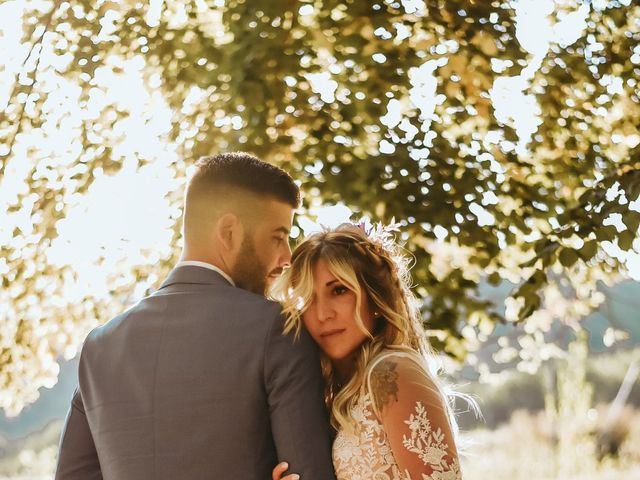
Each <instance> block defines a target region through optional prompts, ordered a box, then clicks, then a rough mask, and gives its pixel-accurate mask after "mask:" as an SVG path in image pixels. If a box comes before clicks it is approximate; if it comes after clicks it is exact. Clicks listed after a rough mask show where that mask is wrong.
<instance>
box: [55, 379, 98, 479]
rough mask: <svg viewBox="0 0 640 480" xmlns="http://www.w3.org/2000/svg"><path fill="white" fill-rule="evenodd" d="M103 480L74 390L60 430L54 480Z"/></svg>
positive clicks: (78, 399) (82, 406)
mask: <svg viewBox="0 0 640 480" xmlns="http://www.w3.org/2000/svg"><path fill="white" fill-rule="evenodd" d="M74 479H82V480H102V472H101V471H100V462H99V460H98V452H97V451H96V446H95V444H94V443H93V437H92V436H91V430H89V424H88V423H87V417H86V415H85V411H84V405H83V403H82V397H81V396H80V391H79V390H78V389H76V391H75V392H74V394H73V399H72V400H71V407H70V408H69V413H68V414H67V420H66V422H65V425H64V428H63V430H62V437H61V439H60V450H59V452H58V466H57V468H56V476H55V480H74Z"/></svg>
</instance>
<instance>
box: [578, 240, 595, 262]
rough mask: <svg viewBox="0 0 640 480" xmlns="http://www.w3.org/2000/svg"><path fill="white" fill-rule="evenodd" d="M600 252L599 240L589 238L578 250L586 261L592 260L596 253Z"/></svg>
mask: <svg viewBox="0 0 640 480" xmlns="http://www.w3.org/2000/svg"><path fill="white" fill-rule="evenodd" d="M597 252H598V242H596V241H595V240H587V241H586V242H584V245H583V246H582V248H581V249H580V250H578V255H579V256H580V258H582V259H583V260H584V261H585V262H586V261H589V260H591V259H592V258H593V257H594V256H595V254H596V253H597Z"/></svg>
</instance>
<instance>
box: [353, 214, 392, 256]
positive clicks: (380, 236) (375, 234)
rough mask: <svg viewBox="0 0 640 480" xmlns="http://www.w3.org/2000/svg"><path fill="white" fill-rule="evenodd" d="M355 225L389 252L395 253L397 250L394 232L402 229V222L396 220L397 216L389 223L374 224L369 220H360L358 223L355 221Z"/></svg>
mask: <svg viewBox="0 0 640 480" xmlns="http://www.w3.org/2000/svg"><path fill="white" fill-rule="evenodd" d="M353 225H354V226H355V227H357V228H358V229H359V230H361V231H362V232H363V233H364V234H365V236H366V237H367V238H368V239H369V240H371V241H372V242H373V243H375V244H376V245H377V246H379V247H382V248H383V249H385V250H386V251H387V252H389V253H393V252H394V251H395V250H396V248H397V246H396V240H395V236H394V232H399V231H400V227H401V224H400V223H397V222H396V219H395V217H393V218H392V219H391V221H390V222H389V224H387V225H384V224H383V223H382V222H378V223H375V224H372V223H370V222H368V221H367V220H360V221H359V222H358V223H353Z"/></svg>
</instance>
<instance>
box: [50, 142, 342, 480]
mask: <svg viewBox="0 0 640 480" xmlns="http://www.w3.org/2000/svg"><path fill="white" fill-rule="evenodd" d="M299 195H300V194H299V190H298V187H297V186H296V185H295V183H294V182H293V181H292V179H291V177H290V176H289V175H288V174H286V173H285V172H284V171H282V170H280V169H279V168H277V167H274V166H272V165H270V164H268V163H265V162H262V161H261V160H259V159H257V158H255V157H253V156H251V155H248V154H245V153H230V154H222V155H217V156H214V157H206V158H202V159H200V160H199V161H198V162H197V164H196V171H195V174H194V175H193V177H192V178H191V180H190V181H189V184H188V186H187V192H186V201H185V214H184V225H183V229H184V230H183V231H184V250H183V253H182V258H181V261H180V263H178V265H177V266H176V268H175V269H174V270H173V271H172V272H171V274H170V275H169V277H168V278H167V280H165V282H164V283H163V284H162V286H161V287H160V289H159V290H158V291H156V292H155V293H154V294H152V295H151V296H149V297H147V298H144V299H142V300H141V301H140V302H139V303H138V304H137V305H135V306H133V307H132V308H131V309H129V310H127V311H126V312H124V313H122V314H121V315H119V316H117V317H116V318H114V319H112V320H111V321H109V322H108V323H106V324H105V325H103V326H102V327H99V328H96V329H95V330H93V331H92V332H91V333H90V334H89V336H88V337H87V339H86V341H85V344H84V347H83V349H82V354H81V357H80V367H79V387H78V389H77V390H76V392H75V394H74V396H73V400H72V403H71V408H70V411H69V415H68V416H67V421H66V424H65V427H64V431H63V433H62V439H61V446H60V453H59V458H58V466H57V471H56V476H55V478H56V479H59V480H69V479H83V480H87V479H101V478H104V479H114V480H154V479H167V480H169V479H171V480H177V479H180V480H191V479H194V480H195V479H198V480H199V479H204V478H236V479H242V480H244V479H247V480H249V479H256V480H267V479H269V478H271V470H272V468H273V467H274V466H275V465H276V463H278V461H280V460H287V461H288V462H289V465H290V468H291V470H292V471H294V472H297V473H300V474H301V477H302V479H303V480H311V479H323V480H324V479H332V478H334V477H333V469H332V466H331V457H330V438H329V427H328V422H327V418H326V411H325V407H324V403H323V400H322V395H323V383H322V378H321V374H320V362H319V359H318V353H317V350H316V346H315V344H313V342H312V341H311V339H310V337H308V336H307V335H306V334H304V335H302V336H301V338H300V339H299V340H297V341H293V339H292V338H291V337H290V336H284V335H283V334H282V326H283V318H282V315H281V309H280V305H278V304H277V303H274V302H270V301H267V300H266V299H265V298H264V297H263V293H264V291H265V288H266V287H267V286H268V285H269V283H271V282H272V281H273V280H274V279H275V278H277V277H278V275H279V274H280V273H281V272H282V268H283V267H284V266H286V265H287V264H288V263H289V260H290V258H291V250H290V248H289V243H288V236H289V230H290V229H291V224H292V219H293V212H294V209H296V208H297V207H298V205H299Z"/></svg>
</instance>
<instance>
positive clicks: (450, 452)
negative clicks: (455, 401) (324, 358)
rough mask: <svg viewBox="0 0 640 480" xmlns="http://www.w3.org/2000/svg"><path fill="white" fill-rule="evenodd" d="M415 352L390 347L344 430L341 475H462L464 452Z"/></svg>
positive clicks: (395, 479) (342, 478)
mask: <svg viewBox="0 0 640 480" xmlns="http://www.w3.org/2000/svg"><path fill="white" fill-rule="evenodd" d="M412 357H415V355H412V354H407V353H404V352H402V353H399V352H386V353H384V354H381V355H379V356H378V357H377V358H376V359H375V360H374V361H373V362H372V364H371V367H370V370H369V375H368V381H367V383H368V385H367V388H366V389H365V390H364V391H363V394H362V395H361V396H360V398H359V399H358V401H357V403H356V404H355V405H354V406H353V407H352V409H351V417H352V419H353V424H352V425H351V427H352V428H351V429H341V430H339V431H338V434H337V436H336V439H335V442H334V444H333V464H334V467H335V471H336V476H337V478H338V480H400V479H403V480H404V479H413V480H460V479H461V478H462V476H461V473H460V467H459V463H458V457H457V453H456V450H455V444H454V440H453V435H452V433H451V428H450V426H449V422H448V417H447V414H446V411H445V409H444V405H443V403H442V400H441V396H440V394H439V393H438V392H437V389H436V388H435V384H434V383H433V381H432V380H431V379H430V377H429V376H428V375H427V374H425V373H424V372H425V370H424V368H423V367H421V366H420V364H419V360H418V361H416V359H415V358H412Z"/></svg>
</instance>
